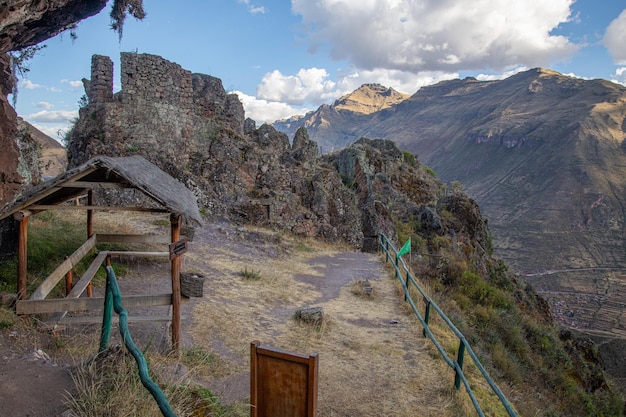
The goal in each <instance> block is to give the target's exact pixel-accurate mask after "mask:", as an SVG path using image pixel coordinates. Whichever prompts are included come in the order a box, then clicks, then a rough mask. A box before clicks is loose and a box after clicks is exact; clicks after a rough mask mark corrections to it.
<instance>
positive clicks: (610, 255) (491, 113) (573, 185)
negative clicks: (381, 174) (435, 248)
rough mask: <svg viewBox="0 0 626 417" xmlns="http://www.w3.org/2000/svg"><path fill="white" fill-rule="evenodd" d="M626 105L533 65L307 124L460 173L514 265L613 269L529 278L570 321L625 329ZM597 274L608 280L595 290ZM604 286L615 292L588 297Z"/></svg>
mask: <svg viewBox="0 0 626 417" xmlns="http://www.w3.org/2000/svg"><path fill="white" fill-rule="evenodd" d="M320 109H321V110H320V113H323V112H324V111H327V110H326V108H320ZM625 115H626V87H623V86H621V85H618V84H614V83H611V82H609V81H607V80H601V79H596V80H583V79H579V78H574V77H570V76H565V75H562V74H559V73H558V72H556V71H552V70H547V69H543V68H535V69H531V70H528V71H524V72H520V73H517V74H515V75H513V76H511V77H509V78H507V79H504V80H497V81H479V80H476V79H474V78H465V79H463V80H459V79H457V80H450V81H442V82H439V83H437V84H435V85H432V86H428V87H423V88H421V89H420V90H418V91H417V92H416V93H415V94H413V95H412V96H411V97H409V98H408V99H406V100H404V101H402V102H400V103H398V104H395V105H394V106H392V107H390V108H387V109H384V110H381V111H378V112H375V113H372V114H370V115H367V116H364V115H361V114H354V115H352V116H350V115H349V114H348V113H347V112H343V113H342V115H341V116H342V117H341V118H340V119H336V120H337V121H339V124H338V125H337V126H333V125H332V124H328V125H327V126H324V128H323V129H321V128H320V127H319V126H311V127H309V128H308V129H309V135H310V136H311V137H314V138H316V140H318V141H321V142H325V143H327V145H326V147H327V148H328V149H330V148H333V149H339V148H341V147H343V146H346V145H347V144H349V143H352V142H353V141H354V140H356V139H358V138H359V137H369V138H381V139H389V140H392V141H394V142H395V143H396V144H397V145H398V147H400V148H401V149H404V150H406V151H409V152H412V153H415V154H417V155H418V157H419V160H420V162H422V163H424V164H426V165H428V166H429V167H431V168H432V169H434V171H435V172H436V173H437V174H438V176H439V178H440V179H441V181H444V182H446V183H453V182H455V181H458V182H460V183H462V184H463V185H464V187H465V191H466V192H467V193H468V195H470V196H471V197H472V198H474V199H475V200H476V201H477V202H478V204H479V205H480V207H481V210H482V211H483V213H484V215H485V216H486V217H487V218H488V219H489V224H490V229H491V230H492V232H493V235H494V248H495V253H496V254H497V255H498V256H501V257H502V258H503V259H504V260H505V261H506V262H507V264H508V265H509V266H510V267H511V269H512V270H514V271H515V272H517V273H521V274H533V273H537V272H540V271H549V270H558V269H581V268H599V267H606V266H612V267H616V268H617V270H616V271H615V272H614V273H612V274H611V275H607V273H606V272H603V271H597V272H595V273H594V272H589V274H588V275H585V278H583V277H581V276H575V277H572V275H571V274H568V273H562V274H560V275H557V276H556V278H555V276H551V280H546V279H539V278H536V277H529V278H528V279H529V281H531V282H532V283H533V285H535V286H536V287H537V289H538V290H539V291H540V292H542V293H543V294H546V296H547V297H548V298H549V299H550V300H551V302H552V305H553V307H554V309H555V311H556V308H557V307H558V305H559V303H562V302H563V299H564V298H563V297H565V298H566V299H567V302H566V304H567V305H566V306H565V307H562V306H561V307H559V309H560V310H562V311H563V314H562V315H557V318H559V319H560V321H561V322H562V323H563V324H566V325H568V326H570V327H574V328H577V329H580V330H583V331H584V330H600V329H601V330H603V331H606V332H608V333H612V334H614V335H618V336H619V337H626V328H625V327H624V325H623V324H622V323H624V322H626V317H624V313H623V311H624V307H625V306H626V300H625V299H624V297H623V296H621V295H619V291H618V288H621V285H622V283H623V282H626V272H622V271H626V256H625V253H626V248H625V244H624V238H625V229H626V210H625V209H624V207H626V197H624V196H626V181H625V180H624V178H626V145H625V138H626V134H625V131H626V118H625ZM276 127H277V128H278V129H280V125H277V126H276ZM320 137H323V138H322V140H320ZM594 280H596V282H607V283H609V284H607V285H606V286H604V287H602V288H594V287H593V286H590V285H589V283H588V282H587V281H590V282H594ZM601 292H606V294H599V293H601ZM574 293H575V294H578V295H580V294H583V295H584V296H585V297H587V296H588V298H589V299H588V300H587V299H585V297H583V300H582V301H576V300H573V299H572V298H575V297H571V294H574ZM596 295H602V296H605V295H606V296H608V299H607V300H606V301H607V302H606V303H600V304H599V305H598V303H597V302H596V301H591V300H593V299H594V297H595V296H596ZM611 302H613V303H617V305H618V307H619V306H621V307H619V308H617V307H616V308H613V307H610V303H611ZM594 303H595V304H594ZM605 306H606V308H605ZM570 316H571V317H570ZM568 317H570V318H569V319H568Z"/></svg>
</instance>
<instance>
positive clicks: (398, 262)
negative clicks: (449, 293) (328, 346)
mask: <svg viewBox="0 0 626 417" xmlns="http://www.w3.org/2000/svg"><path fill="white" fill-rule="evenodd" d="M380 247H381V250H382V251H383V252H384V253H385V261H386V262H389V261H390V260H391V258H392V257H393V258H394V259H395V262H392V265H393V266H394V269H395V271H396V278H398V279H399V280H400V283H401V284H402V288H403V290H404V300H405V301H407V302H408V303H409V304H410V305H411V309H413V312H414V313H415V315H416V316H417V318H418V320H419V321H420V323H422V326H424V331H423V335H424V337H428V338H429V339H430V340H431V341H432V342H433V344H434V345H435V347H436V348H437V350H438V351H439V353H440V354H441V356H442V357H443V359H444V360H445V361H446V363H447V364H448V366H450V367H451V368H452V369H454V387H455V388H456V389H457V390H458V389H460V387H461V382H463V385H464V386H465V390H466V391H467V394H468V395H469V397H470V399H471V401H472V404H473V405H474V408H475V409H476V411H477V412H478V415H479V416H481V417H484V415H485V414H484V413H483V411H482V409H481V407H480V404H478V400H477V399H476V396H475V395H474V392H473V391H472V388H471V386H470V384H469V382H468V380H467V378H466V377H465V374H464V373H463V362H464V360H465V354H467V355H469V357H470V358H471V359H472V361H473V362H474V365H476V368H477V369H478V370H479V371H480V373H481V374H482V376H483V377H484V379H485V381H487V383H488V384H489V386H490V387H491V389H492V390H493V392H494V393H495V394H496V396H497V397H498V398H499V399H500V402H501V403H502V405H503V406H504V408H505V410H506V412H507V413H508V415H509V416H511V417H517V413H516V412H515V410H514V409H513V407H512V406H511V404H510V403H509V401H508V400H507V399H506V397H505V396H504V394H503V393H502V391H500V388H498V386H497V385H496V383H495V382H494V381H493V379H492V378H491V376H489V373H488V372H487V370H486V369H485V368H484V367H483V365H482V364H481V363H480V361H479V360H478V357H476V354H475V353H474V351H473V350H472V348H471V346H470V345H469V343H468V342H467V339H465V336H463V334H462V333H461V332H460V331H459V329H457V328H456V326H455V325H454V324H453V323H452V321H450V319H449V318H448V316H446V314H445V313H444V312H443V311H442V310H441V308H439V306H438V305H437V304H436V303H435V302H434V301H433V300H432V299H431V298H430V297H429V296H428V295H427V294H426V292H424V290H423V289H422V287H420V285H419V284H418V283H417V280H416V279H415V277H414V276H413V275H412V274H411V272H410V271H409V268H407V266H406V264H405V263H404V259H402V257H401V256H397V254H398V250H396V248H395V247H394V246H393V244H392V243H391V242H390V241H389V239H388V238H387V237H386V236H385V235H384V234H381V235H380ZM390 249H391V250H393V253H394V254H393V255H391V254H390V253H389V251H390ZM400 268H402V269H403V270H404V273H405V276H404V279H403V277H402V272H401V270H400ZM411 284H412V285H413V287H415V288H416V289H417V291H419V293H420V294H421V295H422V297H423V300H424V304H425V310H424V316H422V314H421V313H420V311H419V310H418V308H417V307H416V306H415V302H414V301H413V299H412V298H411V296H410V294H409V286H410V285H411ZM432 310H434V311H435V312H436V313H437V314H438V315H439V317H441V319H442V320H443V321H444V323H446V325H447V326H448V328H450V330H452V332H453V333H454V334H455V335H456V337H457V338H458V339H459V350H458V352H457V358H456V360H453V359H451V358H450V356H449V355H448V353H447V352H446V351H445V349H444V348H443V347H442V346H441V344H440V343H439V341H438V340H437V338H436V337H435V335H434V334H433V333H432V331H431V330H430V327H429V325H428V322H429V320H430V315H431V311H432Z"/></svg>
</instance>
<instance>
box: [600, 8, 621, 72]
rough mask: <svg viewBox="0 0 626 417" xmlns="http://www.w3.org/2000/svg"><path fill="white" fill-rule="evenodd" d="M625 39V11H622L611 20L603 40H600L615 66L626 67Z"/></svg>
mask: <svg viewBox="0 0 626 417" xmlns="http://www.w3.org/2000/svg"><path fill="white" fill-rule="evenodd" d="M625 39H626V9H624V10H623V11H622V12H621V13H620V15H619V16H618V17H617V18H616V19H615V20H613V21H612V22H611V23H610V24H609V26H608V27H607V28H606V32H605V33H604V38H602V44H603V45H604V46H606V48H607V49H608V50H609V52H610V53H611V55H612V56H613V61H615V63H616V64H617V65H626V48H625V47H624V40H625Z"/></svg>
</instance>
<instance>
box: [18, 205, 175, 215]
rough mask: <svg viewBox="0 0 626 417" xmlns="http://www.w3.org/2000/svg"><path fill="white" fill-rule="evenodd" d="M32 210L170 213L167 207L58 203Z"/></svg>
mask: <svg viewBox="0 0 626 417" xmlns="http://www.w3.org/2000/svg"><path fill="white" fill-rule="evenodd" d="M29 209H31V210H111V211H114V210H116V211H145V212H147V213H169V212H170V210H168V209H165V208H149V207H117V206H67V205H56V204H33V205H32V206H30V207H29Z"/></svg>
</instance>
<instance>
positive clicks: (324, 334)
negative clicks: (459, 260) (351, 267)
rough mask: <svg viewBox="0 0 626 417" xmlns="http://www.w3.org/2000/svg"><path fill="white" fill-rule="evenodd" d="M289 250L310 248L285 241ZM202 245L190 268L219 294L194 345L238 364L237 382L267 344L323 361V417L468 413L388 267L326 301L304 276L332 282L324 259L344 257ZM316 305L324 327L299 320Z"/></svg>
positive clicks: (209, 303) (325, 251)
mask: <svg viewBox="0 0 626 417" xmlns="http://www.w3.org/2000/svg"><path fill="white" fill-rule="evenodd" d="M264 233H269V232H267V231H265V232H264ZM267 240H268V241H269V240H272V237H271V236H270V235H268V237H267ZM196 245H198V246H200V244H199V243H198V244H196ZM281 245H282V246H284V247H288V248H292V249H295V248H302V245H296V244H295V243H294V242H292V241H291V240H290V238H289V237H285V236H282V237H281ZM198 246H196V247H195V248H196V249H198V250H197V251H195V250H194V252H193V253H190V254H189V255H188V257H187V261H186V262H188V264H189V265H190V266H191V267H193V268H194V269H199V270H201V271H202V270H204V271H211V272H210V273H208V275H210V283H209V288H210V290H209V294H205V297H204V299H203V300H202V302H200V303H198V304H197V305H196V307H195V309H194V324H193V327H192V330H191V333H192V335H193V340H194V344H197V345H199V346H201V347H202V348H203V349H206V350H207V351H211V352H213V353H214V354H216V355H219V356H220V357H221V358H222V359H223V360H225V361H227V362H229V363H230V368H229V370H228V371H229V372H228V375H227V376H228V377H230V378H233V377H234V376H235V375H238V374H242V373H246V372H247V371H248V370H249V364H248V357H249V342H250V341H252V340H260V341H261V342H262V343H263V344H267V345H272V346H275V347H279V348H281V349H287V350H291V351H296V352H301V353H313V352H317V353H318V354H319V355H320V370H319V380H320V386H319V399H318V406H319V413H318V415H319V416H320V417H323V416H355V415H359V416H398V417H402V416H415V415H420V416H444V417H445V416H452V415H458V411H459V410H460V409H463V408H464V406H463V405H462V404H459V401H458V399H457V397H458V396H459V393H457V392H456V391H454V389H451V387H452V373H451V371H450V370H449V369H447V367H446V366H445V364H444V363H443V361H441V360H433V359H432V358H431V356H430V354H429V349H430V347H429V346H430V342H428V341H427V339H424V338H422V337H421V328H420V327H419V326H417V324H416V320H414V319H413V317H411V316H410V315H408V314H406V312H405V311H403V307H402V306H401V298H399V297H398V294H397V292H396V289H395V287H394V280H393V278H391V277H388V276H387V272H386V271H385V270H384V269H382V268H379V269H378V275H377V276H374V277H372V276H369V275H368V276H358V275H359V271H356V270H355V271H354V277H353V278H352V279H350V280H348V281H347V282H346V284H345V285H343V287H342V288H341V289H340V291H339V295H338V296H337V297H335V298H330V299H324V300H321V296H322V294H321V293H320V292H319V291H317V290H316V289H315V288H314V286H313V285H311V284H309V283H304V282H302V280H301V279H298V277H299V276H303V275H307V276H310V277H315V278H319V279H320V280H332V279H333V277H332V276H325V273H324V272H325V270H326V269H327V268H328V267H329V266H328V265H327V264H325V263H324V262H322V261H320V259H325V260H327V259H329V258H330V259H331V260H334V259H337V262H339V258H340V257H341V256H342V251H341V249H338V248H336V247H332V246H328V245H320V244H318V243H316V242H307V243H306V248H307V249H306V250H289V251H288V253H286V254H284V255H282V256H276V257H264V258H262V259H260V258H259V256H258V253H255V252H254V251H246V250H243V249H242V248H240V247H239V248H237V247H230V246H228V245H226V246H224V247H222V246H214V247H213V246H212V247H210V248H208V247H204V248H198ZM207 253H211V256H210V257H209V256H206V254H207ZM374 259H377V258H376V257H375V256H374ZM331 262H334V261H331ZM245 268H248V269H250V268H253V269H254V270H255V271H258V273H259V276H260V277H261V278H260V279H259V280H255V281H250V280H246V279H244V278H242V277H241V276H240V271H242V270H244V269H245ZM370 273H371V271H370ZM364 278H368V279H369V280H370V283H371V284H372V286H373V287H374V296H364V295H363V294H362V291H360V290H359V288H362V286H361V284H360V282H359V281H361V280H363V279H364ZM355 283H356V284H355ZM312 303H313V304H314V305H316V306H322V307H323V308H324V312H325V317H326V319H325V321H324V323H323V324H322V325H321V326H316V325H309V324H303V323H299V322H297V321H295V320H294V319H293V313H294V311H295V310H296V309H297V308H300V307H302V306H309V305H311V304H312ZM240 401H241V402H242V403H245V402H246V401H247V400H246V399H241V400H240Z"/></svg>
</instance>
